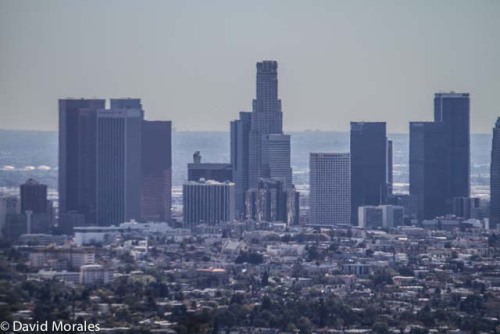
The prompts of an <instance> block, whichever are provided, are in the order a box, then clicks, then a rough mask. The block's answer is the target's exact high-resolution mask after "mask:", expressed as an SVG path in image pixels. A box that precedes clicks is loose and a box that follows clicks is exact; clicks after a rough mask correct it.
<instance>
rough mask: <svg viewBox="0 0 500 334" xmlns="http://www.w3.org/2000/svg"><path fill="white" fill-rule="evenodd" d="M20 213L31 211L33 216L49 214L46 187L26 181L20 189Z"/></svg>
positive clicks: (30, 180) (29, 180) (31, 180)
mask: <svg viewBox="0 0 500 334" xmlns="http://www.w3.org/2000/svg"><path fill="white" fill-rule="evenodd" d="M20 190H21V213H26V211H28V210H29V211H31V212H32V213H33V214H37V213H49V210H48V202H47V185H45V184H41V183H40V182H38V181H35V180H33V179H28V180H27V181H26V182H25V183H24V184H22V185H21V187H20Z"/></svg>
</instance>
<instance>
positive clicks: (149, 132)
mask: <svg viewBox="0 0 500 334" xmlns="http://www.w3.org/2000/svg"><path fill="white" fill-rule="evenodd" d="M171 207H172V122H170V121H144V122H143V123H142V191H141V215H142V219H143V220H153V221H168V220H170V208H171Z"/></svg>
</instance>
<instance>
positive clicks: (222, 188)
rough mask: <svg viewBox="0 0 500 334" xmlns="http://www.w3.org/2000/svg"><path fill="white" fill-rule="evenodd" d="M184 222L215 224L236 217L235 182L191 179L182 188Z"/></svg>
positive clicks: (189, 223)
mask: <svg viewBox="0 0 500 334" xmlns="http://www.w3.org/2000/svg"><path fill="white" fill-rule="evenodd" d="M182 202H183V215H184V223H185V224H186V226H187V227H193V226H195V225H197V224H209V225H215V224H218V223H222V222H229V221H232V220H234V218H235V213H234V210H235V202H234V183H231V182H217V181H213V180H203V179H201V180H200V181H189V182H187V183H185V184H184V185H183V189H182Z"/></svg>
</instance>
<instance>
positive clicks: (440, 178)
mask: <svg viewBox="0 0 500 334" xmlns="http://www.w3.org/2000/svg"><path fill="white" fill-rule="evenodd" d="M469 114H470V99H469V93H455V92H451V93H436V94H435V96H434V122H411V123H410V195H411V196H412V197H413V199H414V200H415V204H416V211H417V212H416V213H417V218H418V219H432V218H435V217H436V216H442V215H445V214H450V213H452V212H453V203H454V199H455V198H458V197H461V198H465V197H470V196H469V195H470V134H469V117H470V115H469Z"/></svg>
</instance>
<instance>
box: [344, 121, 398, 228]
mask: <svg viewBox="0 0 500 334" xmlns="http://www.w3.org/2000/svg"><path fill="white" fill-rule="evenodd" d="M387 156H388V142H387V136H386V124H385V122H351V219H352V222H353V224H356V223H357V221H358V207H360V206H366V205H379V204H383V203H385V201H386V198H387V195H388V192H389V186H388V181H389V180H388V177H389V173H388V171H389V168H388V166H387V165H388V157H387Z"/></svg>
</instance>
